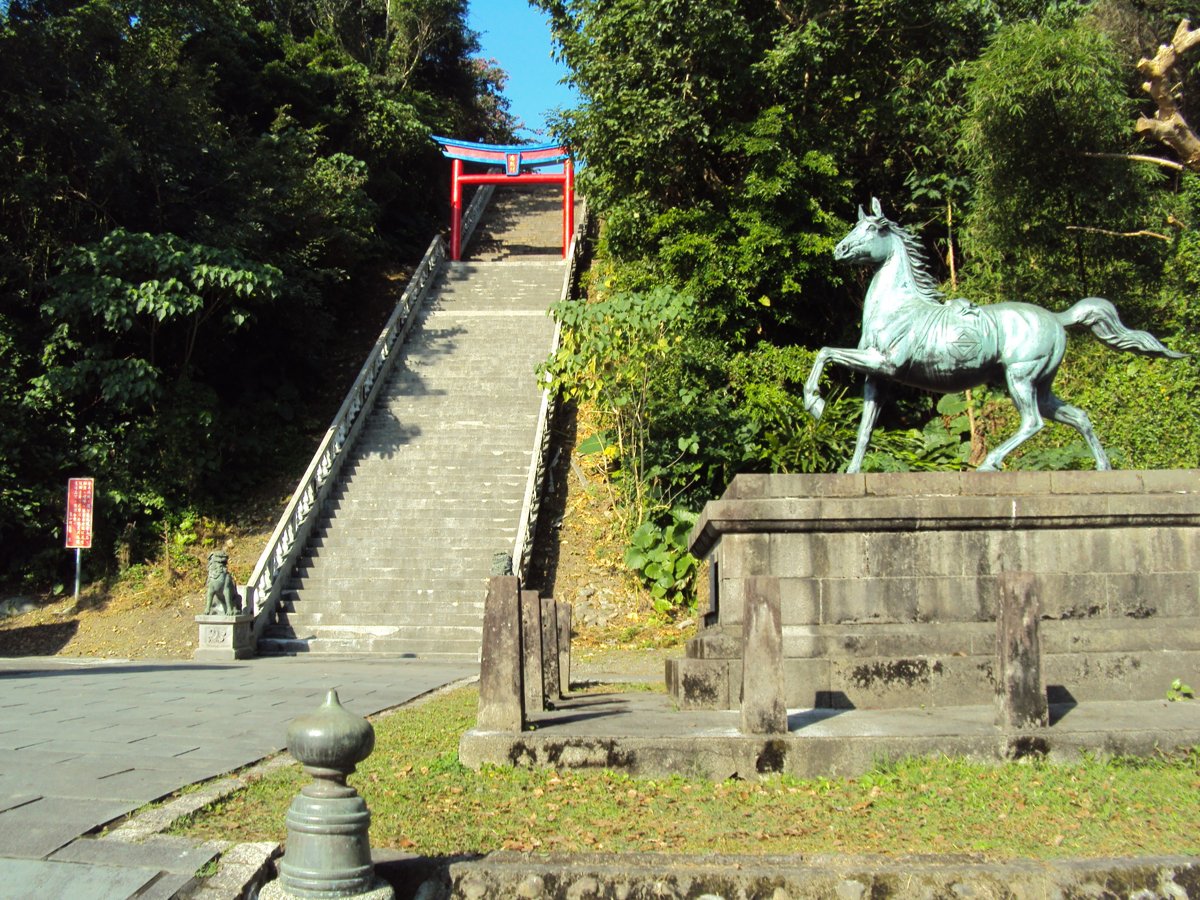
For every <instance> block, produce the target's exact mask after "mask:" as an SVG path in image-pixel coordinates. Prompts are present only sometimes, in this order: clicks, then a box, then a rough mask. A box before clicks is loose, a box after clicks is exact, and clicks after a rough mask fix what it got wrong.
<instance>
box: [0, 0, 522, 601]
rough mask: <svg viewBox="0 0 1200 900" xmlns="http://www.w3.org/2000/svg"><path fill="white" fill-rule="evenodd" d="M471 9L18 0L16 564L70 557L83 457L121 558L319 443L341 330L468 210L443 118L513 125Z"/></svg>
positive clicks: (11, 442)
mask: <svg viewBox="0 0 1200 900" xmlns="http://www.w3.org/2000/svg"><path fill="white" fill-rule="evenodd" d="M465 16H466V3H465V0H390V2H389V3H387V4H373V3H366V2H363V0H311V2H310V0H302V2H296V3H290V2H289V3H283V4H259V3H251V4H245V3H241V2H236V0H181V2H164V0H132V2H117V0H93V2H88V3H77V2H67V3H42V2H37V0H12V2H9V3H4V4H0V101H2V106H3V110H4V113H3V115H2V116H0V353H2V354H3V356H4V359H5V363H6V365H5V371H4V372H3V373H2V374H0V545H2V546H3V547H4V550H5V553H4V554H3V558H0V578H3V577H6V576H7V575H8V574H9V569H10V565H19V566H21V567H22V570H23V574H26V575H28V574H31V573H36V572H37V570H38V569H39V567H40V565H41V564H40V563H39V562H37V561H36V560H37V559H38V555H39V553H42V552H44V553H45V554H46V555H47V558H52V559H56V560H58V559H65V556H64V555H63V554H62V553H61V552H60V551H57V552H56V545H58V544H59V543H60V541H59V537H60V535H59V534H58V530H59V529H60V528H61V525H60V524H59V523H60V522H61V503H62V486H63V482H64V481H65V479H66V477H68V476H69V475H79V474H84V473H87V474H91V475H95V476H96V477H97V479H98V484H97V488H98V491H99V492H100V494H99V496H98V498H97V542H98V546H97V549H98V550H99V551H100V556H101V558H100V559H97V562H98V563H100V562H102V555H103V554H104V553H105V552H106V551H107V550H108V549H109V548H110V547H111V546H112V544H113V543H114V542H115V541H116V540H117V536H118V535H119V534H122V533H124V532H125V530H126V528H127V526H128V527H129V528H132V529H133V531H134V532H135V533H138V534H144V535H146V536H147V537H146V539H145V540H146V542H147V544H146V546H148V545H149V542H150V541H151V540H155V538H153V537H151V535H158V534H161V524H162V522H163V521H164V520H170V519H171V518H172V517H175V516H178V515H179V514H181V511H185V510H188V509H193V508H201V507H203V506H205V505H210V504H213V503H220V502H226V503H231V502H234V497H235V494H236V493H237V492H238V491H239V490H241V489H244V488H245V487H247V486H249V485H254V484H257V483H261V481H262V479H261V477H260V476H261V469H260V467H261V466H264V465H270V464H271V463H272V462H277V460H278V451H279V447H280V446H291V445H295V446H303V444H304V443H305V440H304V439H303V438H302V437H301V436H300V434H299V433H298V429H299V427H301V426H303V425H304V424H305V423H304V421H303V418H304V417H303V416H298V415H297V414H296V407H297V406H298V405H299V404H300V399H299V398H302V397H304V398H308V397H311V396H312V395H313V393H314V392H315V391H316V390H322V391H323V390H324V388H323V387H322V386H323V384H324V382H325V381H326V378H327V372H326V371H325V363H326V361H327V360H326V356H327V353H326V340H325V338H326V335H327V334H329V333H331V331H332V330H333V329H334V327H335V326H336V325H337V324H339V323H340V321H342V320H345V321H349V320H351V319H352V318H354V317H355V316H358V315H360V314H361V309H362V306H361V303H362V298H363V296H364V295H365V294H366V293H367V292H366V291H364V290H363V284H364V282H363V280H362V279H363V276H364V274H365V273H367V272H368V271H370V270H372V269H376V268H378V267H379V266H380V264H381V260H384V259H395V258H400V259H406V258H408V259H411V258H415V256H416V255H417V254H419V253H420V252H421V250H422V249H423V248H424V246H425V245H426V243H427V242H428V239H429V233H430V231H431V230H432V229H433V228H434V227H436V226H437V225H440V223H441V221H442V219H443V210H444V203H445V196H444V193H445V181H446V179H445V167H444V162H443V160H442V159H441V157H440V155H439V154H438V153H437V152H436V149H435V148H434V147H433V145H432V143H431V142H430V141H429V140H428V135H429V134H430V132H433V131H440V132H451V133H456V134H462V135H463V136H464V137H468V138H481V139H498V140H503V139H505V138H507V137H508V135H509V133H510V130H511V124H512V122H511V117H509V116H508V115H507V110H506V102H505V101H504V99H503V98H502V97H500V96H499V95H498V93H497V92H498V88H499V86H500V85H502V83H503V79H504V73H503V71H501V70H500V69H499V68H498V67H496V66H495V65H494V64H484V63H482V62H481V61H478V60H473V59H472V58H471V57H472V54H474V53H475V52H476V51H477V49H478V48H477V42H476V38H475V35H473V34H472V33H471V32H470V31H469V29H467V27H466V24H465ZM435 223H436V224H435ZM389 264H390V263H389ZM321 424H324V423H321ZM139 549H145V547H139ZM31 560H34V562H32V563H31V562H30V561H31ZM98 568H99V566H93V571H95V570H96V569H98Z"/></svg>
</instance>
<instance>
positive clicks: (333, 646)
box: [258, 631, 479, 663]
mask: <svg viewBox="0 0 1200 900" xmlns="http://www.w3.org/2000/svg"><path fill="white" fill-rule="evenodd" d="M300 653H306V654H308V653H311V654H313V655H317V656H319V655H322V654H326V655H337V656H358V655H362V656H368V655H369V656H395V657H403V658H418V659H428V660H434V661H438V662H467V663H470V662H478V661H479V647H478V642H477V641H476V642H473V641H462V642H458V641H454V642H445V643H442V644H439V645H438V646H437V647H436V648H435V649H430V648H429V647H427V646H425V645H424V644H422V643H417V644H406V643H405V642H403V641H379V640H372V641H357V640H336V641H335V640H329V639H321V638H307V639H305V638H297V637H290V636H288V635H283V634H272V633H270V631H268V632H267V633H265V634H264V635H263V637H262V638H261V639H260V640H259V642H258V654H259V655H260V656H294V655H297V654H300Z"/></svg>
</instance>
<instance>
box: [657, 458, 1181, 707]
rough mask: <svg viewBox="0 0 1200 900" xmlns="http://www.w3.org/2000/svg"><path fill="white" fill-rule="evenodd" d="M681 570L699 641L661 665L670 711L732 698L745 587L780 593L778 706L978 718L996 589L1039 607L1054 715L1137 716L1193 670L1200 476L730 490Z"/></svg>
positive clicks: (826, 480) (1126, 474) (819, 482)
mask: <svg viewBox="0 0 1200 900" xmlns="http://www.w3.org/2000/svg"><path fill="white" fill-rule="evenodd" d="M692 552H693V553H694V554H695V555H696V556H698V557H702V558H703V557H707V558H709V559H710V561H711V565H712V568H711V572H710V575H711V578H710V582H711V585H712V592H711V596H710V597H709V601H708V604H707V609H706V610H704V627H703V628H702V629H701V631H700V632H699V634H698V635H697V636H696V638H694V639H693V640H692V641H691V642H690V643H689V645H688V647H687V651H686V658H683V659H679V660H673V661H671V662H669V663H668V668H667V680H668V685H669V688H670V690H671V692H672V694H673V695H674V696H675V698H676V700H677V702H678V703H679V705H681V706H683V707H697V708H713V709H728V708H732V707H735V706H737V705H738V703H739V696H740V693H741V688H742V631H743V620H744V608H745V598H746V595H747V585H748V584H749V583H750V579H752V578H756V577H769V578H772V579H776V580H777V582H778V592H779V598H780V601H779V605H780V612H781V620H782V645H783V646H782V650H783V677H784V699H785V702H786V705H787V706H788V707H792V708H805V707H825V708H843V709H858V710H867V709H889V708H892V709H904V708H914V707H921V706H925V707H958V706H963V705H967V706H970V705H984V704H988V703H990V702H992V698H993V695H994V693H995V690H996V663H997V656H996V648H997V626H996V619H997V609H998V603H999V596H1000V593H1001V591H1000V586H1001V583H1002V582H1003V581H1004V579H1005V576H1006V575H1008V574H1009V573H1014V572H1028V573H1030V574H1031V575H1032V576H1033V579H1034V584H1035V586H1036V590H1037V592H1038V593H1039V595H1040V596H1039V600H1040V607H1041V616H1040V620H1041V621H1040V631H1041V666H1042V672H1043V674H1044V677H1045V683H1046V687H1047V691H1048V699H1049V701H1050V703H1056V702H1057V703H1072V702H1085V701H1126V700H1129V701H1148V700H1153V699H1155V698H1158V697H1162V696H1163V695H1164V694H1165V692H1166V689H1167V687H1168V686H1169V685H1170V683H1171V681H1172V679H1174V678H1183V679H1184V680H1185V681H1187V680H1188V679H1189V678H1193V677H1194V675H1195V673H1196V672H1197V670H1198V669H1200V471H1197V470H1172V471H1118V472H1001V473H995V472H989V473H976V472H963V473H900V474H866V475H861V474H860V475H739V476H737V477H736V478H735V479H734V480H733V482H732V483H731V484H730V486H729V488H728V490H727V491H726V493H725V495H724V496H723V497H722V498H721V499H720V500H717V501H714V502H712V503H709V504H708V506H707V507H706V508H705V511H704V513H703V515H702V517H701V519H700V521H699V522H698V524H697V526H696V528H695V530H694V531H693V534H692Z"/></svg>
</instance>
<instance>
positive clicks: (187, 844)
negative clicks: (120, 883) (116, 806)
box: [50, 835, 217, 875]
mask: <svg viewBox="0 0 1200 900" xmlns="http://www.w3.org/2000/svg"><path fill="white" fill-rule="evenodd" d="M216 855H217V849H216V848H215V847H213V846H211V845H204V844H197V843H195V842H194V841H189V840H186V839H184V838H179V837H172V836H170V835H157V836H155V837H152V838H150V839H149V840H146V841H143V842H142V843H139V844H126V843H122V842H121V841H113V840H107V839H97V838H80V839H79V840H76V841H72V842H71V843H70V844H68V845H67V846H65V847H63V848H62V849H61V850H58V851H56V852H55V853H54V854H53V855H52V856H51V857H50V860H51V861H53V862H76V863H93V864H96V865H103V866H121V867H122V868H136V869H151V870H153V871H162V872H173V873H175V874H179V875H194V874H195V872H196V870H197V869H199V868H200V867H201V866H203V865H204V864H205V863H207V862H208V861H209V860H211V859H213V857H215V856H216Z"/></svg>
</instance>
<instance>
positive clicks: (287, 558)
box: [244, 190, 492, 639]
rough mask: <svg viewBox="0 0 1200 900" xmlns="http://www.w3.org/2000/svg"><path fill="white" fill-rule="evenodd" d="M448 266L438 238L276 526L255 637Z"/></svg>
mask: <svg viewBox="0 0 1200 900" xmlns="http://www.w3.org/2000/svg"><path fill="white" fill-rule="evenodd" d="M491 195H492V192H491V191H490V190H488V191H483V190H480V191H476V192H475V196H474V197H473V198H472V199H471V205H470V208H469V209H468V210H467V213H466V215H465V216H464V229H463V235H464V237H463V244H464V246H465V244H466V241H467V240H468V239H469V238H470V235H471V232H472V231H473V230H474V228H475V226H476V225H477V224H478V222H479V219H480V218H481V217H482V215H483V209H484V207H485V206H486V205H487V202H488V200H489V199H490V198H491ZM445 261H446V242H445V241H444V240H443V239H442V237H441V236H440V235H437V236H435V237H434V238H433V240H432V241H430V243H429V249H428V250H426V251H425V256H424V257H423V258H422V259H421V262H420V264H419V265H418V266H417V269H416V271H415V272H413V275H412V278H411V279H409V282H408V287H406V288H405V290H404V294H403V295H402V296H401V297H400V300H399V302H398V303H397V304H396V308H395V310H393V311H392V315H391V317H390V318H389V319H388V321H387V324H386V325H384V327H383V331H382V332H380V335H379V339H378V340H377V341H376V342H375V346H374V347H373V348H372V349H371V352H370V355H368V356H367V360H366V362H364V363H363V365H362V368H361V369H360V370H359V372H358V377H357V378H356V379H354V384H353V385H352V386H351V388H350V391H349V393H348V394H347V395H346V399H345V400H343V401H342V406H341V408H340V409H339V410H338V412H337V415H336V416H334V419H333V423H332V424H331V425H330V426H329V429H328V430H327V431H326V432H325V437H324V438H323V439H322V441H321V444H320V446H318V447H317V452H316V453H315V454H314V456H313V458H312V461H311V462H310V463H309V464H308V468H307V469H306V470H305V472H304V477H303V478H301V479H300V484H299V486H298V487H297V488H296V491H295V493H293V494H292V498H291V500H290V501H288V505H287V507H286V508H285V509H284V511H283V515H282V516H281V517H280V519H279V523H278V524H277V525H276V526H275V530H274V532H272V534H271V538H270V540H269V541H267V546H266V549H264V550H263V552H262V555H261V556H260V557H259V559H258V563H257V565H255V567H254V571H253V573H252V574H251V576H250V582H249V584H247V585H246V587H245V591H244V598H245V599H244V603H245V607H244V608H245V609H247V610H253V612H254V637H255V639H257V638H259V637H261V636H262V633H263V631H264V630H265V629H266V627H267V625H268V624H269V623H270V621H271V619H272V618H273V617H274V615H275V609H276V607H277V606H278V604H279V598H280V595H281V594H282V592H283V586H284V584H285V583H286V581H287V576H288V573H290V572H291V571H292V569H293V568H294V567H295V565H296V563H297V561H298V560H299V558H300V554H301V553H303V552H304V546H305V544H306V543H307V542H308V537H309V534H310V533H311V532H312V529H313V526H314V525H315V524H316V521H317V519H318V517H319V516H320V513H321V508H322V506H323V505H324V503H325V499H326V497H328V495H329V492H330V490H331V489H332V487H333V485H334V484H335V483H336V481H337V477H338V474H339V472H340V471H341V468H342V465H343V464H344V463H345V461H346V458H347V456H348V455H349V453H350V450H351V448H352V447H353V446H354V441H355V438H357V437H358V433H359V431H361V430H362V427H363V424H364V423H365V422H366V419H367V415H368V414H369V413H370V411H371V408H372V407H373V406H374V405H375V398H376V397H377V396H378V394H379V391H380V389H381V388H382V387H383V385H384V383H385V382H386V381H387V375H388V373H389V372H390V371H391V368H392V363H393V362H394V360H395V351H396V350H397V349H398V348H399V347H400V345H402V344H403V343H404V340H405V338H406V337H407V336H408V332H409V330H410V329H411V327H412V324H413V321H414V319H415V318H416V314H417V312H418V311H419V310H420V308H421V305H422V303H423V302H424V300H425V295H426V294H427V293H428V291H429V289H430V287H431V286H432V285H433V283H434V281H435V280H436V278H437V274H438V272H439V271H440V270H441V268H442V266H443V264H444V263H445Z"/></svg>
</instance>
